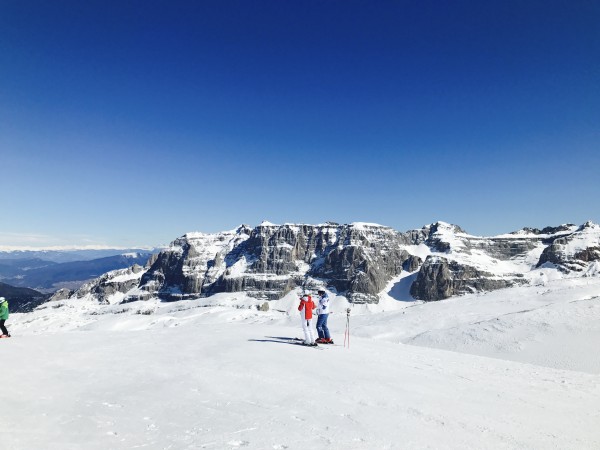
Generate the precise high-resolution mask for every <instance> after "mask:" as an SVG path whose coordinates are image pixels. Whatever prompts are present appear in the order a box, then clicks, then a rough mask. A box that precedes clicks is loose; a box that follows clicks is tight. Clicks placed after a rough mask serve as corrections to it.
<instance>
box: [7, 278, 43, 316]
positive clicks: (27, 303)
mask: <svg viewBox="0 0 600 450" xmlns="http://www.w3.org/2000/svg"><path fill="white" fill-rule="evenodd" d="M0 297H5V298H6V299H7V300H8V308H9V310H10V312H11V313H13V312H29V311H32V310H33V309H35V308H36V307H37V306H39V305H41V304H42V303H44V302H45V301H46V300H47V299H48V297H49V296H48V295H46V294H42V293H41V292H38V291H35V290H33V289H28V288H19V287H15V286H10V285H8V284H6V283H0Z"/></svg>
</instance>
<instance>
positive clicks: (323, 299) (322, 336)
mask: <svg viewBox="0 0 600 450" xmlns="http://www.w3.org/2000/svg"><path fill="white" fill-rule="evenodd" d="M317 314H318V315H319V317H318V318H317V332H318V333H319V338H318V339H317V340H316V341H315V342H316V343H317V344H333V339H331V336H330V335H329V328H327V318H328V317H329V296H328V295H327V293H326V292H325V291H323V290H319V306H318V307H317Z"/></svg>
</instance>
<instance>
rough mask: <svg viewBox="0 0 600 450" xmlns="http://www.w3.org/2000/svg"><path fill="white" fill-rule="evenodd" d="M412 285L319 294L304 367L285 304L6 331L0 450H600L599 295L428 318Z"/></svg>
mask: <svg viewBox="0 0 600 450" xmlns="http://www.w3.org/2000/svg"><path fill="white" fill-rule="evenodd" d="M411 277H413V278H414V274H403V276H402V277H399V278H398V279H396V280H394V281H393V282H392V283H390V285H389V286H388V289H387V290H386V291H385V292H384V293H383V294H382V296H381V301H380V303H379V304H378V305H363V306H359V305H355V306H350V305H349V304H348V303H347V302H346V300H345V298H343V297H340V296H337V297H336V296H335V295H333V294H332V307H333V314H331V316H330V319H329V325H330V329H331V331H332V334H333V337H334V339H335V341H336V344H337V345H334V346H320V347H319V348H317V349H313V348H307V347H302V346H299V345H295V344H293V343H292V341H290V340H289V339H288V338H292V337H299V336H301V335H302V331H301V328H300V323H299V322H300V319H299V316H298V312H297V310H296V304H297V294H298V292H294V293H290V294H289V295H288V296H287V297H285V298H284V299H282V300H280V301H273V302H270V310H269V311H266V312H262V311H259V310H258V309H257V306H258V305H259V304H260V303H262V302H257V301H255V300H253V299H251V298H248V297H245V296H244V295H243V294H218V295H215V296H213V297H210V298H207V299H198V300H191V301H182V302H173V303H162V302H159V301H158V300H149V301H146V302H136V303H127V304H122V305H109V306H100V305H97V304H95V303H93V302H91V301H89V300H67V301H61V302H52V303H48V304H46V305H43V306H42V307H41V308H39V309H38V310H36V311H34V312H33V313H30V314H14V315H11V316H10V318H9V321H8V322H7V325H8V326H9V327H10V330H11V332H12V333H13V337H12V338H10V339H2V340H0V352H1V355H2V363H3V364H2V370H1V371H0V383H1V385H2V386H3V389H2V404H1V406H2V408H1V409H0V423H2V429H3V430H8V432H5V433H3V435H2V438H1V441H0V442H1V447H2V448H3V449H8V450H11V449H82V448H85V449H108V448H110V449H134V448H149V449H192V448H193V449H197V448H209V449H236V448H248V449H307V448H309V449H386V448H387V449H395V448H407V449H413V448H451V449H464V448H509V449H521V448H523V449H545V448H548V449H550V448H552V449H597V448H600V426H598V424H599V423H600V352H598V343H600V297H599V295H600V278H599V277H588V278H581V279H557V280H553V279H551V278H547V279H544V280H541V281H540V282H539V283H538V284H537V285H533V286H528V287H519V288H512V289H505V290H501V291H496V292H493V293H488V294H479V295H475V294H473V295H467V296H463V297H458V298H453V299H450V300H446V301H441V302H433V303H423V302H415V301H412V300H410V297H409V295H408V293H407V287H408V286H409V285H410V281H411ZM348 307H350V308H351V313H350V328H349V332H350V346H349V348H348V345H346V346H344V334H345V333H344V332H345V330H346V323H347V315H346V308H348ZM347 343H348V342H346V344H347Z"/></svg>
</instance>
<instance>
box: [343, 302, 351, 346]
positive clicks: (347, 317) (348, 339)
mask: <svg viewBox="0 0 600 450" xmlns="http://www.w3.org/2000/svg"><path fill="white" fill-rule="evenodd" d="M346 340H347V341H348V348H350V308H348V309H346V331H345V332H344V347H346Z"/></svg>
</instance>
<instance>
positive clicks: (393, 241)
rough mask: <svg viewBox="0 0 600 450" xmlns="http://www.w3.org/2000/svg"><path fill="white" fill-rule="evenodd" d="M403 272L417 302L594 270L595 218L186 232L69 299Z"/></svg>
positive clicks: (373, 283)
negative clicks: (527, 223) (484, 227)
mask: <svg viewBox="0 0 600 450" xmlns="http://www.w3.org/2000/svg"><path fill="white" fill-rule="evenodd" d="M403 271H408V272H414V282H413V283H412V286H411V288H410V293H411V295H412V296H413V297H414V298H416V299H420V300H425V301H434V300H441V299H445V298H448V297H451V296H454V295H460V294H464V293H470V292H480V291H491V290H495V289H500V288H505V287H510V286H515V285H522V284H539V283H544V280H547V279H548V278H552V277H580V276H592V275H597V274H598V273H600V226H599V225H597V224H594V223H591V222H588V223H586V224H584V225H582V226H575V225H563V226H560V227H556V228H545V229H543V230H537V229H530V228H525V229H523V230H520V231H518V232H514V233H510V234H505V235H500V236H495V237H478V236H472V235H469V234H467V233H466V232H464V231H463V230H462V229H461V228H459V227H457V226H455V225H450V224H447V223H444V222H437V223H435V224H432V225H428V226H425V227H423V228H422V229H419V230H411V231H408V232H404V233H402V232H398V231H395V230H393V229H392V228H389V227H385V226H381V225H377V224H367V223H353V224H349V225H339V224H336V223H331V222H328V223H326V224H321V225H299V224H285V225H274V224H270V223H262V224H261V225H259V226H257V227H255V228H249V227H248V226H246V225H242V226H240V227H238V228H237V229H235V230H232V231H228V232H222V233H215V234H204V233H188V234H186V235H184V236H182V237H180V238H178V239H176V240H175V241H173V242H172V243H171V245H170V246H169V248H167V249H165V250H163V251H162V252H160V253H159V254H158V255H155V256H154V257H152V258H151V259H150V260H149V262H148V264H147V265H146V267H139V266H135V267H131V268H129V269H120V270H116V271H113V272H109V273H107V274H105V275H103V276H102V277H100V278H98V279H96V280H94V281H92V282H90V283H87V284H86V285H84V286H82V287H81V288H80V289H79V290H78V291H76V292H74V293H72V294H70V297H72V298H82V297H86V296H88V297H89V296H93V297H94V298H96V299H97V300H98V301H99V302H101V303H111V304H112V303H126V302H131V301H136V300H146V299H149V298H153V297H159V298H161V299H163V300H181V299H192V298H198V297H208V296H211V295H213V294H216V293H221V292H245V293H247V294H248V295H250V296H252V297H255V298H257V299H263V300H275V299H279V298H281V297H283V296H284V295H285V294H286V293H288V292H290V291H291V290H293V289H295V288H298V287H301V288H305V289H309V290H310V289H315V288H317V287H326V288H327V289H329V290H331V291H334V292H336V293H338V294H341V295H345V296H346V297H347V298H348V299H349V300H350V301H352V302H354V303H376V302H378V299H379V294H380V293H381V292H382V291H383V290H384V289H385V288H386V286H387V285H388V283H390V281H393V280H394V279H395V278H396V277H398V276H399V275H400V274H401V273H402V272H403ZM61 295H62V296H63V298H64V293H62V294H61Z"/></svg>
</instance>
